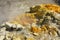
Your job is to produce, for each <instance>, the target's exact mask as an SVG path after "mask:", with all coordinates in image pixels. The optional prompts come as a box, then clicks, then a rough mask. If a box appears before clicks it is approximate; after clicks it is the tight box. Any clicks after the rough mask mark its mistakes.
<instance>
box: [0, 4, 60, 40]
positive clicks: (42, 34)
mask: <svg viewBox="0 0 60 40" xmlns="http://www.w3.org/2000/svg"><path fill="white" fill-rule="evenodd" d="M0 32H1V33H0V40H60V6H58V5H53V4H41V5H36V6H33V7H30V11H28V12H27V13H25V14H21V15H18V16H16V17H15V18H13V19H12V20H9V21H7V22H5V23H3V24H2V25H0Z"/></svg>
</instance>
